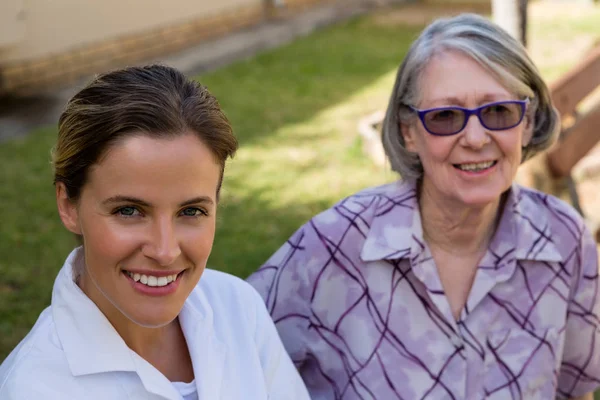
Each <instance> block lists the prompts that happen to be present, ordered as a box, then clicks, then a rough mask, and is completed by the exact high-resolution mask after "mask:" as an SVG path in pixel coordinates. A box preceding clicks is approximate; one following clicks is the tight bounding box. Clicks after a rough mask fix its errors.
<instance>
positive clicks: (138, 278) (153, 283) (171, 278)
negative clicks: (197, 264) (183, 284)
mask: <svg viewBox="0 0 600 400" xmlns="http://www.w3.org/2000/svg"><path fill="white" fill-rule="evenodd" d="M184 272H185V270H184V271H181V272H180V273H179V274H173V275H167V276H160V277H159V276H153V275H145V274H138V273H133V272H130V271H126V270H123V274H125V275H127V276H128V277H129V278H131V279H132V280H134V281H135V282H138V283H141V284H143V285H146V286H149V287H162V286H167V285H170V284H171V283H173V282H175V281H177V279H179V278H180V277H181V275H183V273H184Z"/></svg>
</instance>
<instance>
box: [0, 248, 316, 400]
mask: <svg viewBox="0 0 600 400" xmlns="http://www.w3.org/2000/svg"><path fill="white" fill-rule="evenodd" d="M78 251H80V250H79V249H75V250H74V251H73V252H72V253H71V254H70V255H69V257H68V259H67V261H66V262H65V265H64V266H63V268H62V269H61V270H60V272H59V274H58V277H57V278H56V281H55V283H54V289H53V292H52V304H51V306H50V307H48V308H46V309H45V310H44V311H43V312H42V313H41V315H40V317H39V319H38V321H37V322H36V324H35V325H34V327H33V328H32V330H31V332H29V334H28V335H27V336H26V337H25V339H23V341H22V342H21V343H20V344H19V345H18V346H17V347H16V348H15V349H14V350H13V351H12V353H11V354H10V355H9V356H8V358H7V359H6V360H4V362H3V363H2V365H0V399H3V400H17V399H18V400H28V399H32V400H33V399H44V400H59V399H60V400H63V399H67V398H68V399H86V400H94V399H98V400H100V399H101V400H105V399H129V400H134V399H140V400H141V399H144V400H148V399H172V400H180V399H181V395H180V394H179V393H178V391H177V390H176V388H175V387H174V386H173V384H172V383H171V382H170V381H169V380H168V379H167V378H166V377H165V376H164V375H162V374H161V373H160V372H159V371H158V370H157V369H155V368H154V367H153V366H152V365H151V364H149V363H148V362H147V361H145V360H144V359H143V358H141V357H140V356H139V355H137V354H136V353H135V352H134V351H132V350H131V349H130V348H129V347H127V345H126V344H125V342H124V341H123V339H122V338H121V336H119V334H118V333H117V331H116V330H115V329H114V328H113V326H112V325H111V324H110V322H109V321H108V320H107V319H106V317H105V316H104V314H102V312H101V311H100V310H99V309H98V308H97V307H96V305H95V304H94V303H93V302H92V301H91V300H90V299H89V298H88V297H87V296H86V295H85V294H84V293H83V292H82V291H81V290H80V289H79V287H78V286H77V285H76V284H75V282H74V280H73V273H72V262H73V260H74V259H75V257H76V253H77V252H78ZM179 321H180V324H181V327H182V329H183V333H184V335H185V338H186V340H187V344H188V348H189V350H190V355H191V359H192V364H193V368H194V375H195V384H196V388H197V391H198V399H199V400H202V399H206V400H208V399H210V400H217V399H236V400H237V399H265V400H267V399H269V400H278V399H282V400H283V399H285V400H296V399H297V400H308V399H309V397H308V394H307V391H306V388H305V387H304V384H303V383H302V380H301V379H300V376H299V374H298V373H297V371H296V369H295V368H294V366H293V364H292V362H291V360H290V359H289V357H288V355H287V353H286V352H285V350H284V348H283V346H282V344H281V341H280V339H279V337H278V335H277V332H276V330H275V327H274V325H273V322H272V320H271V318H270V316H269V314H268V313H267V311H266V309H265V306H264V303H263V301H262V299H261V298H260V296H259V295H258V294H257V293H256V292H255V291H254V289H253V288H252V287H250V285H248V284H246V283H245V282H244V281H242V280H241V279H238V278H236V277H234V276H231V275H228V274H225V273H222V272H218V271H214V270H210V269H207V270H206V271H205V272H204V274H203V275H202V278H201V279H200V282H199V284H198V286H197V287H196V288H195V289H194V290H193V291H192V293H191V294H190V296H189V298H188V299H187V300H186V302H185V304H184V306H183V309H182V310H181V313H180V314H179Z"/></svg>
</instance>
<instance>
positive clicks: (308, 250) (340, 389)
mask: <svg viewBox="0 0 600 400" xmlns="http://www.w3.org/2000/svg"><path fill="white" fill-rule="evenodd" d="M503 210H504V211H503V214H502V216H501V218H500V222H499V225H498V228H497V231H496V233H495V235H494V237H493V239H492V241H491V243H490V246H489V248H488V251H487V253H486V254H485V256H484V257H483V259H482V260H481V262H480V265H479V268H478V270H477V273H476V276H475V280H474V283H473V286H472V289H471V292H470V294H469V297H468V300H467V303H466V305H465V307H464V309H463V311H462V314H461V315H460V318H459V319H458V320H456V319H455V318H454V317H453V316H452V313H451V310H450V306H449V304H448V301H447V300H446V297H445V294H444V290H443V288H442V285H441V282H440V279H439V275H438V273H437V269H436V266H435V263H434V261H433V258H432V256H431V253H430V251H429V249H428V246H427V244H426V243H425V241H424V240H423V233H422V228H421V215H420V213H419V207H418V204H417V194H416V186H415V184H414V183H410V182H397V183H394V184H389V185H384V186H381V187H377V188H372V189H368V190H365V191H363V192H360V193H357V194H355V195H353V196H350V197H348V198H346V199H344V200H343V201H341V202H339V203H338V204H337V205H335V206H334V207H332V208H331V209H329V210H327V211H325V212H323V213H321V214H319V215H317V216H316V217H314V218H313V219H311V220H310V221H309V222H308V223H306V224H305V225H304V226H302V227H301V228H300V229H299V230H298V231H297V232H296V233H295V234H294V235H292V237H291V238H290V239H289V240H288V241H287V242H286V243H285V244H284V245H283V246H282V247H281V248H280V249H279V250H278V251H277V252H276V253H275V254H274V255H273V256H272V257H271V258H270V259H269V260H268V261H267V262H266V263H265V264H264V265H263V266H262V267H261V268H260V269H259V270H258V271H257V272H255V273H254V274H252V275H251V276H250V277H249V278H248V280H249V282H250V283H251V284H252V285H253V286H254V287H255V288H256V289H257V290H258V292H259V293H260V294H261V295H262V297H263V299H264V300H265V303H266V305H267V308H268V309H269V312H270V313H271V316H272V318H273V319H274V321H275V322H276V325H277V328H278V331H279V334H280V335H281V338H282V339H283V342H284V344H285V346H286V349H287V351H288V352H289V353H290V355H291V357H292V359H293V360H294V362H295V363H296V365H297V366H298V368H299V369H300V372H301V374H302V376H303V379H304V381H305V383H306V385H307V387H308V389H309V392H310V394H311V397H312V398H313V399H314V400H325V399H336V400H337V399H340V400H341V399H344V400H349V399H369V400H370V399H377V400H382V399H384V400H387V399H408V400H414V399H483V398H486V399H527V400H533V399H543V400H548V399H553V398H555V396H566V397H570V396H571V397H573V396H579V395H582V394H584V393H587V392H590V391H593V390H594V389H596V388H597V387H598V386H600V336H599V335H598V328H599V323H600V321H599V315H600V299H598V296H599V293H598V283H599V281H598V255H597V249H596V244H595V243H594V241H593V239H592V237H591V234H590V233H589V231H588V230H587V229H586V227H585V225H584V223H583V221H582V219H581V218H580V216H579V215H578V214H577V213H576V212H575V211H574V210H573V209H572V208H571V207H570V206H568V205H567V204H565V203H563V202H561V201H560V200H558V199H556V198H554V197H552V196H549V195H546V194H543V193H540V192H537V191H533V190H530V189H526V188H523V187H520V186H518V185H516V184H515V185H513V187H512V188H511V190H510V192H509V194H508V196H507V199H506V204H505V206H504V209H503Z"/></svg>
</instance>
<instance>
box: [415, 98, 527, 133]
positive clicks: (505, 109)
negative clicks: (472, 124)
mask: <svg viewBox="0 0 600 400" xmlns="http://www.w3.org/2000/svg"><path fill="white" fill-rule="evenodd" d="M522 117H523V107H522V106H521V104H519V103H497V104H492V105H489V106H487V107H484V108H482V109H481V110H480V112H479V120H480V122H481V124H482V125H483V126H484V127H485V128H487V129H490V130H503V129H509V128H512V127H514V126H516V125H517V124H518V123H519V122H520V121H521V118H522ZM466 118H467V114H466V112H465V111H463V110H460V109H456V108H447V109H438V110H432V111H430V112H427V113H426V114H425V115H424V118H423V122H424V125H425V128H427V130H429V131H430V132H432V133H435V134H438V135H451V134H454V133H458V132H460V131H461V130H462V129H463V128H464V127H465V125H466Z"/></svg>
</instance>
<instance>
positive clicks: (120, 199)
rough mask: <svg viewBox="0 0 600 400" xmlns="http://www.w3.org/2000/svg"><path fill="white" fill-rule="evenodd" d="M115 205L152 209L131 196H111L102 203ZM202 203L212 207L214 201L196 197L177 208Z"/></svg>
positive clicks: (145, 202) (148, 204) (144, 202)
mask: <svg viewBox="0 0 600 400" xmlns="http://www.w3.org/2000/svg"><path fill="white" fill-rule="evenodd" d="M115 203H131V204H137V205H139V206H142V207H152V204H150V203H148V202H147V201H144V200H142V199H138V198H137V197H131V196H121V195H117V196H112V197H109V198H108V199H106V200H104V201H103V202H102V204H104V205H111V204H115ZM203 203H204V204H210V205H212V204H214V201H213V200H212V199H211V198H210V197H208V196H198V197H194V198H191V199H189V200H186V201H184V202H182V203H180V204H179V207H185V206H189V205H191V204H203Z"/></svg>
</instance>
